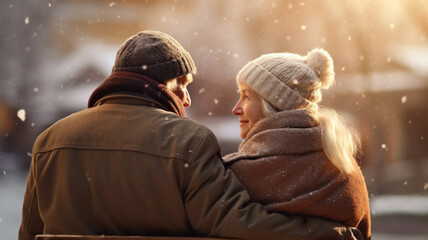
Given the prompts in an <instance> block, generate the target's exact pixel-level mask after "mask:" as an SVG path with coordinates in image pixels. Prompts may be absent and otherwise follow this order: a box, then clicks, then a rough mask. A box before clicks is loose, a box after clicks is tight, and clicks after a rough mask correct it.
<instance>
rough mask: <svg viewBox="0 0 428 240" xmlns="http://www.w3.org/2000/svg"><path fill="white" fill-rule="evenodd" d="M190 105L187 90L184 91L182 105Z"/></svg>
mask: <svg viewBox="0 0 428 240" xmlns="http://www.w3.org/2000/svg"><path fill="white" fill-rule="evenodd" d="M190 105H192V99H190V94H189V91H187V89H186V91H184V102H183V107H185V108H188V107H190Z"/></svg>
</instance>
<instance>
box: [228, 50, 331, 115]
mask: <svg viewBox="0 0 428 240" xmlns="http://www.w3.org/2000/svg"><path fill="white" fill-rule="evenodd" d="M333 68H334V67H333V60H332V58H331V57H330V54H328V53H327V52H326V51H325V50H323V49H314V50H312V51H310V52H309V53H308V54H307V55H306V56H300V55H298V54H292V53H270V54H265V55H262V56H260V57H258V58H256V59H254V60H253V61H251V62H249V63H247V65H245V66H244V67H243V68H242V69H241V70H240V71H239V73H238V75H237V76H236V81H237V82H238V83H239V82H241V83H245V84H246V85H248V86H249V87H250V88H252V89H253V90H254V91H256V92H257V93H258V94H260V95H261V96H262V97H263V98H264V99H266V100H267V101H268V102H269V103H271V104H272V105H273V106H275V107H276V108H277V109H279V110H281V111H283V110H292V109H300V108H308V109H313V108H317V103H318V102H320V101H321V91H320V90H321V88H328V87H330V85H332V84H333V82H334V69H333Z"/></svg>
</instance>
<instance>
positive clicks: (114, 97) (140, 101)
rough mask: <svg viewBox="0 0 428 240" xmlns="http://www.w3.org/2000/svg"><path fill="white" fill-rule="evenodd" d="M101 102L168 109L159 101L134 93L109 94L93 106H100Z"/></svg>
mask: <svg viewBox="0 0 428 240" xmlns="http://www.w3.org/2000/svg"><path fill="white" fill-rule="evenodd" d="M103 104H125V105H138V106H149V107H156V108H161V109H164V110H168V109H167V108H166V107H165V106H163V105H162V104H160V103H159V102H157V101H155V100H153V99H151V98H149V97H147V96H140V95H135V94H133V93H115V94H109V95H107V96H104V97H102V98H100V99H99V100H98V101H97V102H96V103H95V104H94V106H95V107H96V106H100V105H103Z"/></svg>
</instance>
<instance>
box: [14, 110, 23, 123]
mask: <svg viewBox="0 0 428 240" xmlns="http://www.w3.org/2000/svg"><path fill="white" fill-rule="evenodd" d="M16 115H17V116H18V117H19V119H21V121H23V122H25V109H19V110H18V113H17V114H16Z"/></svg>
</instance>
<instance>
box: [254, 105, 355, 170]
mask: <svg viewBox="0 0 428 240" xmlns="http://www.w3.org/2000/svg"><path fill="white" fill-rule="evenodd" d="M262 107H263V113H264V114H265V116H266V115H270V114H274V113H276V112H279V110H278V109H276V108H275V107H274V106H273V105H272V104H270V103H269V102H268V101H267V100H266V99H264V98H263V97H262ZM308 110H309V111H310V112H311V113H312V115H313V117H314V118H315V119H317V120H318V122H319V124H320V127H321V139H322V144H323V146H324V151H325V153H326V155H327V157H328V158H329V159H330V161H331V162H332V163H333V164H334V166H336V167H337V168H338V169H339V170H340V171H341V172H345V173H351V172H352V171H354V169H355V164H354V161H355V155H356V154H357V152H358V150H359V149H360V146H361V142H360V135H359V133H358V131H357V130H356V129H355V128H354V127H353V126H352V125H351V124H350V122H349V121H347V120H346V119H345V118H344V117H342V116H341V115H340V114H339V113H337V112H336V111H335V110H333V109H329V108H324V107H321V108H317V109H313V108H312V109H308Z"/></svg>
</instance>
